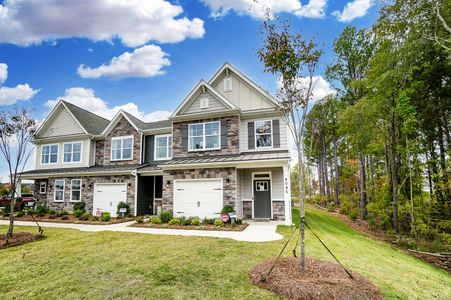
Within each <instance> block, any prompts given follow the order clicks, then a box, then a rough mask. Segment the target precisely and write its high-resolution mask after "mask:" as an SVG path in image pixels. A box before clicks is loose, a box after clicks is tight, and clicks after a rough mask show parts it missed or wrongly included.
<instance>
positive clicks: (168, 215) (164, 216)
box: [160, 210, 172, 223]
mask: <svg viewBox="0 0 451 300" xmlns="http://www.w3.org/2000/svg"><path fill="white" fill-rule="evenodd" d="M160 219H161V222H163V223H167V222H169V221H170V220H171V219H172V213H171V212H170V211H166V210H163V211H162V212H161V213H160Z"/></svg>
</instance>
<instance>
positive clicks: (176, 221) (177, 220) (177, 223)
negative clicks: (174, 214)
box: [169, 218, 180, 225]
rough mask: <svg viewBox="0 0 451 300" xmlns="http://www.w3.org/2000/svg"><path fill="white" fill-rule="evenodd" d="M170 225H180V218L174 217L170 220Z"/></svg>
mask: <svg viewBox="0 0 451 300" xmlns="http://www.w3.org/2000/svg"><path fill="white" fill-rule="evenodd" d="M169 225H180V219H178V218H173V219H171V220H170V221H169Z"/></svg>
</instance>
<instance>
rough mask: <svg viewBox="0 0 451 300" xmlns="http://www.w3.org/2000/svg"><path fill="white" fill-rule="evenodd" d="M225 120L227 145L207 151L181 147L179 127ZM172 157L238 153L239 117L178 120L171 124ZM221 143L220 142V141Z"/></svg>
mask: <svg viewBox="0 0 451 300" xmlns="http://www.w3.org/2000/svg"><path fill="white" fill-rule="evenodd" d="M223 120H225V121H227V147H222V146H221V149H219V150H207V151H188V150H187V149H186V150H184V149H183V147H182V134H181V127H182V126H188V125H189V124H196V123H204V122H212V121H223ZM172 143H173V144H172V151H173V152H172V157H173V158H178V157H202V156H217V155H231V154H240V117H239V116H238V115H236V116H229V117H221V118H213V119H205V120H200V121H190V122H179V123H174V124H173V132H172ZM221 144H222V143H221Z"/></svg>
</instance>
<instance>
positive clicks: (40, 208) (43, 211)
mask: <svg viewBox="0 0 451 300" xmlns="http://www.w3.org/2000/svg"><path fill="white" fill-rule="evenodd" d="M36 213H37V214H38V215H44V214H46V213H47V207H45V206H44V205H38V206H37V207H36Z"/></svg>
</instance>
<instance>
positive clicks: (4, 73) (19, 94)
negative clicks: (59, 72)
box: [0, 63, 39, 105]
mask: <svg viewBox="0 0 451 300" xmlns="http://www.w3.org/2000/svg"><path fill="white" fill-rule="evenodd" d="M7 78H8V65H7V64H4V63H0V105H10V104H14V103H16V102H17V101H22V100H29V99H31V98H33V97H34V95H36V94H37V93H38V92H39V90H33V89H32V88H31V87H30V86H29V85H28V83H25V84H19V85H17V86H15V87H6V86H1V85H2V84H3V83H4V82H5V81H6V79H7Z"/></svg>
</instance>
